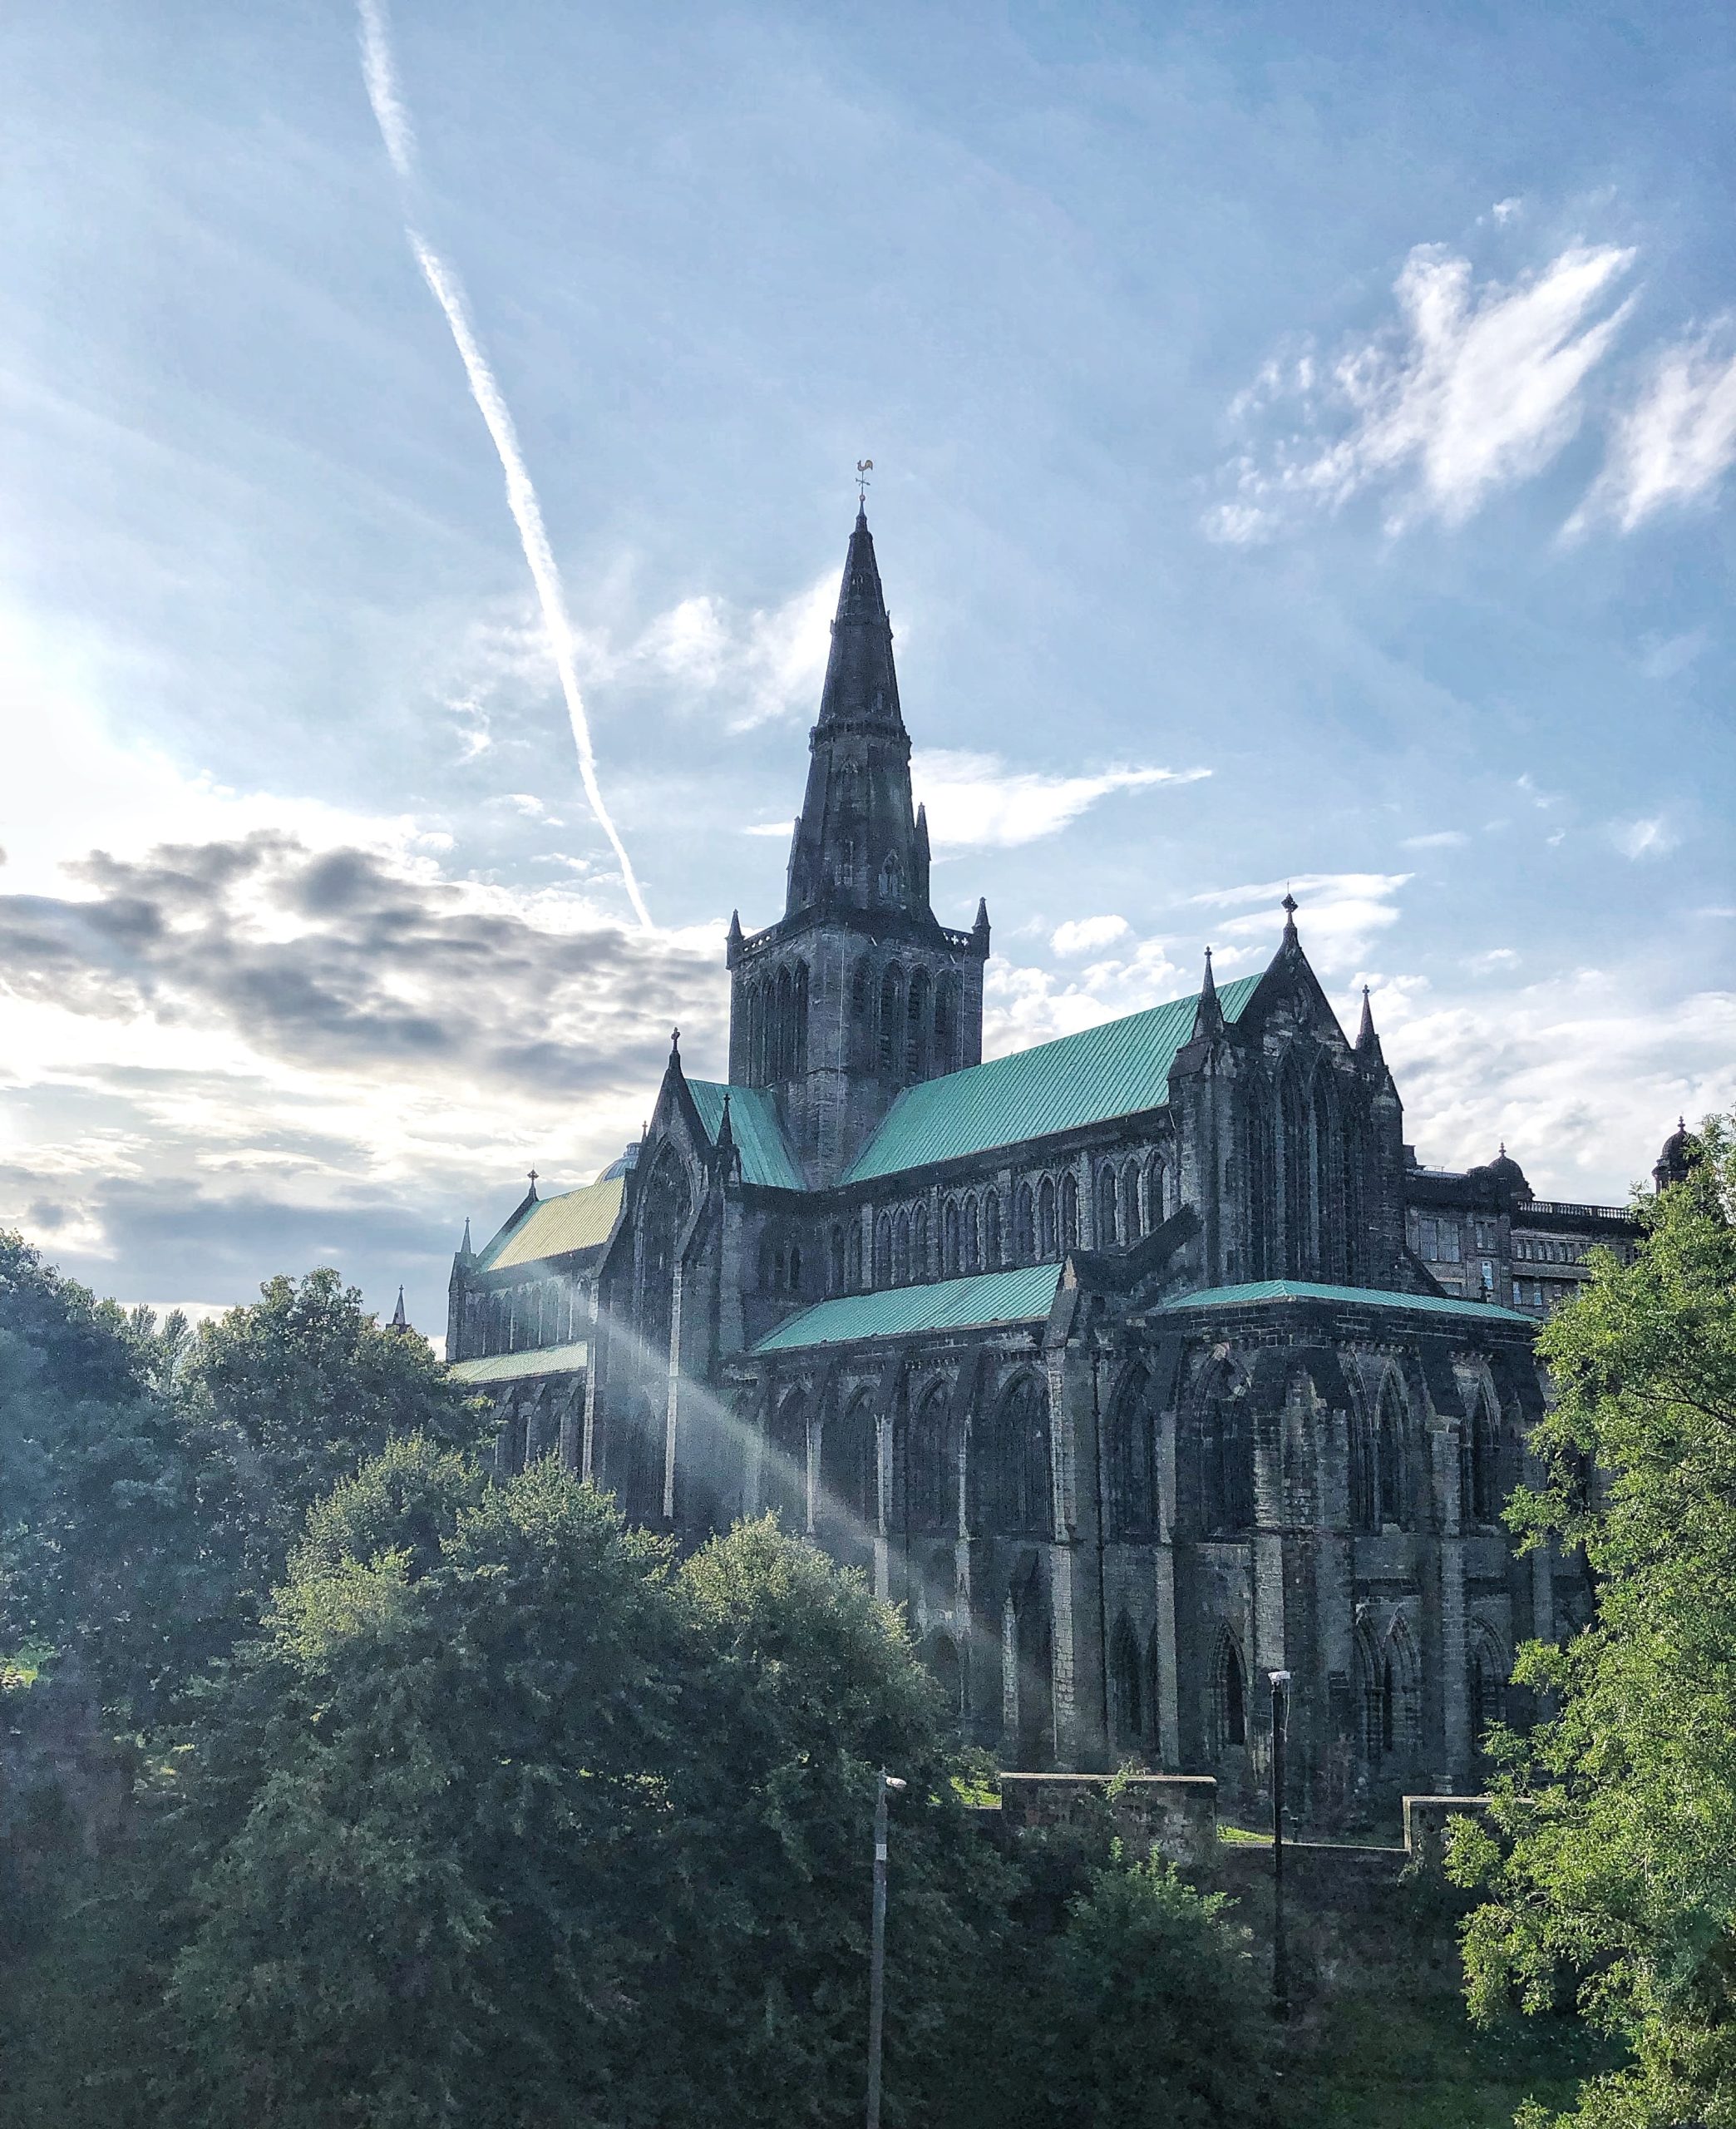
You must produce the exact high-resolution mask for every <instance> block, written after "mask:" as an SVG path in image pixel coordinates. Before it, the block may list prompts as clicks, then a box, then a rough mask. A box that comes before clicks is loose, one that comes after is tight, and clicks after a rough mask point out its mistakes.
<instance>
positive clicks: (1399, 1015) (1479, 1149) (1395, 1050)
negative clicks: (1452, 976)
mask: <svg viewBox="0 0 1736 2129" xmlns="http://www.w3.org/2000/svg"><path fill="white" fill-rule="evenodd" d="M1654 974H1655V972H1654V971H1647V970H1645V969H1641V968H1621V969H1610V970H1598V969H1583V970H1579V971H1574V972H1572V973H1571V974H1569V975H1566V976H1559V977H1556V978H1552V979H1551V980H1549V981H1545V982H1541V983H1536V984H1529V985H1516V986H1515V987H1513V988H1512V989H1511V990H1506V991H1504V992H1496V991H1492V990H1489V989H1487V988H1486V987H1484V986H1483V985H1479V986H1478V987H1477V990H1476V991H1475V992H1474V993H1472V995H1469V996H1467V997H1464V998H1460V999H1450V1000H1449V999H1443V998H1438V997H1437V996H1435V995H1433V992H1432V991H1430V990H1428V987H1427V986H1420V987H1419V986H1414V985H1408V984H1406V983H1404V982H1403V981H1399V982H1398V983H1391V984H1386V985H1383V984H1382V983H1381V982H1380V981H1379V979H1378V978H1377V979H1376V995H1375V1001H1374V1003H1375V1015H1376V1019H1377V1021H1378V1025H1379V1028H1380V1033H1381V1040H1382V1044H1383V1048H1384V1050H1385V1052H1386V1055H1387V1060H1388V1063H1389V1064H1391V1065H1392V1068H1393V1075H1394V1077H1395V1078H1396V1079H1397V1080H1398V1090H1399V1092H1400V1094H1402V1095H1403V1099H1404V1109H1405V1136H1406V1138H1407V1139H1410V1140H1411V1141H1412V1142H1413V1144H1415V1146H1416V1148H1417V1150H1418V1154H1419V1155H1420V1157H1421V1158H1423V1161H1424V1162H1425V1163H1428V1164H1430V1165H1432V1166H1451V1167H1460V1166H1463V1165H1465V1164H1466V1163H1469V1162H1471V1161H1479V1160H1485V1161H1486V1160H1487V1159H1489V1158H1490V1157H1491V1156H1492V1154H1493V1153H1494V1151H1495V1148H1496V1147H1497V1145H1498V1144H1500V1142H1501V1141H1502V1139H1505V1140H1506V1141H1507V1150H1508V1152H1509V1153H1512V1154H1513V1155H1514V1157H1515V1158H1517V1160H1518V1161H1519V1163H1520V1164H1521V1166H1522V1167H1523V1168H1524V1169H1525V1171H1526V1176H1527V1178H1528V1179H1529V1180H1530V1182H1531V1186H1532V1188H1534V1189H1535V1190H1536V1191H1537V1193H1539V1195H1540V1196H1542V1197H1545V1198H1576V1197H1581V1196H1584V1197H1590V1198H1592V1199H1594V1200H1595V1201H1598V1202H1602V1203H1615V1202H1618V1201H1619V1200H1620V1199H1621V1198H1625V1195H1626V1190H1627V1186H1628V1183H1630V1181H1633V1180H1635V1179H1637V1178H1640V1177H1642V1176H1644V1175H1645V1174H1646V1173H1648V1172H1649V1171H1650V1167H1651V1163H1652V1162H1653V1160H1654V1159H1655V1158H1656V1154H1657V1149H1658V1148H1659V1146H1660V1144H1662V1143H1663V1140H1664V1136H1665V1134H1667V1133H1668V1132H1669V1129H1671V1128H1672V1127H1673V1125H1674V1122H1675V1119H1676V1115H1677V1113H1678V1112H1681V1113H1683V1114H1686V1115H1689V1116H1703V1115H1704V1114H1707V1112H1708V1111H1709V1110H1712V1109H1729V1108H1730V1107H1731V1106H1732V1105H1733V1104H1736V995H1733V994H1732V993H1731V992H1729V991H1728V990H1724V991H1716V990H1714V991H1700V992H1697V993H1692V994H1690V995H1688V996H1686V997H1684V998H1681V999H1679V1000H1672V999H1670V998H1669V997H1667V996H1662V995H1658V994H1657V993H1656V992H1655V990H1654V989H1653V986H1652V976H1653V975H1654Z"/></svg>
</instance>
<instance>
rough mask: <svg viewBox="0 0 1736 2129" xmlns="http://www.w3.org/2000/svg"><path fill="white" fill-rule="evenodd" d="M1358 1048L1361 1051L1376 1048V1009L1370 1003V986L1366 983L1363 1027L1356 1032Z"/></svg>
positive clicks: (1364, 986) (1364, 987)
mask: <svg viewBox="0 0 1736 2129" xmlns="http://www.w3.org/2000/svg"><path fill="white" fill-rule="evenodd" d="M1356 1046H1357V1048H1358V1049H1359V1050H1372V1049H1373V1048H1374V1007H1373V1005H1370V1004H1369V986H1368V985H1367V984H1366V983H1365V984H1364V985H1363V1009H1362V1025H1361V1026H1360V1027H1359V1029H1358V1030H1356Z"/></svg>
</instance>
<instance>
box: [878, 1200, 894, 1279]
mask: <svg viewBox="0 0 1736 2129" xmlns="http://www.w3.org/2000/svg"><path fill="white" fill-rule="evenodd" d="M891 1283H892V1216H891V1214H890V1213H881V1214H880V1216H879V1218H877V1219H876V1220H875V1223H874V1284H875V1290H876V1292H885V1289H886V1288H887V1287H890V1285H891Z"/></svg>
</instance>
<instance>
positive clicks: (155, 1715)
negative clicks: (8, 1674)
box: [0, 1234, 479, 1732]
mask: <svg viewBox="0 0 1736 2129" xmlns="http://www.w3.org/2000/svg"><path fill="white" fill-rule="evenodd" d="M478 1424H479V1423H478V1420H477V1419H476V1415H475V1414H474V1413H473V1412H472V1411H471V1409H470V1408H469V1407H468V1405H466V1402H465V1400H464V1398H463V1396H462V1395H461V1392H460V1391H458V1390H457V1389H456V1387H455V1386H453V1385H452V1384H451V1381H449V1380H448V1379H447V1377H446V1375H445V1373H444V1371H442V1369H441V1366H440V1364H439V1362H438V1361H436V1360H435V1358H434V1356H433V1355H432V1352H431V1351H430V1350H429V1348H428V1346H427V1344H426V1342H425V1341H423V1340H422V1339H420V1338H415V1337H405V1336H402V1335H400V1334H398V1333H396V1332H394V1331H390V1330H388V1329H382V1327H381V1326H379V1325H378V1324H377V1322H376V1321H374V1319H373V1318H372V1316H368V1315H367V1314H366V1313H365V1312H364V1311H363V1310H362V1297H361V1296H360V1294H359V1293H358V1292H357V1291H356V1290H355V1289H354V1288H353V1287H348V1288H346V1287H343V1285H342V1284H341V1283H340V1282H339V1281H338V1277H337V1274H336V1273H335V1272H330V1271H316V1272H310V1273H309V1274H308V1276H307V1277H305V1278H303V1279H302V1280H301V1281H299V1282H296V1281H293V1280H290V1279H288V1278H276V1279H273V1280H272V1281H270V1282H269V1284H268V1285H267V1286H266V1287H264V1288H263V1289H262V1291H261V1299H260V1300H259V1302H255V1303H254V1304H252V1305H251V1306H250V1307H244V1308H236V1309H232V1310H230V1311H229V1312H228V1313H227V1314H226V1315H225V1316H222V1317H221V1318H219V1320H217V1321H214V1322H211V1323H208V1324H206V1325H205V1326H203V1327H202V1328H201V1330H200V1331H198V1332H197V1333H196V1334H195V1333H190V1331H189V1330H188V1327H187V1325H186V1321H185V1318H184V1317H182V1316H180V1314H179V1313H178V1312H172V1313H171V1314H170V1316H169V1317H168V1319H167V1320H166V1321H165V1322H164V1323H162V1324H161V1325H160V1326H159V1325H158V1324H157V1323H156V1321H155V1318H154V1317H153V1316H151V1314H150V1311H148V1310H135V1311H132V1313H131V1315H130V1316H129V1315H127V1314H126V1313H124V1312H123V1311H121V1310H120V1309H119V1308H117V1307H116V1306H115V1304H114V1303H113V1302H98V1301H96V1300H95V1299H94V1298H93V1297H92V1296H91V1294H90V1293H89V1292H86V1289H85V1288H84V1287H81V1286H78V1285H76V1283H75V1282H72V1281H71V1280H68V1279H63V1278H62V1277H60V1276H59V1275H58V1274H57V1273H56V1272H53V1271H52V1270H51V1269H49V1268H48V1267H46V1266H45V1265H44V1264H43V1263H42V1260H41V1257H39V1255H38V1254H37V1252H36V1251H35V1250H33V1249H32V1248H31V1247H29V1246H28V1245H27V1244H26V1243H25V1242H22V1240H21V1239H20V1237H17V1235H7V1234H0V1653H3V1652H5V1651H6V1649H7V1648H8V1647H19V1646H22V1645H24V1644H31V1645H34V1646H37V1647H42V1648H45V1649H47V1650H48V1651H50V1652H54V1653H57V1655H58V1656H59V1657H61V1658H62V1661H63V1662H64V1661H67V1660H71V1661H72V1662H76V1664H77V1666H78V1667H80V1669H81V1671H82V1672H84V1673H85V1674H86V1675H87V1676H88V1677H89V1678H90V1680H91V1683H92V1685H93V1687H94V1688H95V1690H96V1692H97V1694H98V1696H99V1697H100V1699H101V1702H102V1704H103V1706H104V1707H106V1709H107V1710H108V1711H109V1713H110V1717H111V1721H113V1722H114V1723H115V1725H116V1727H118V1728H120V1729H122V1730H125V1731H137V1732H148V1731H152V1730H154V1729H155V1728H156V1727H158V1726H160V1725H161V1724H162V1723H164V1722H165V1721H170V1720H172V1719H175V1717H176V1716H177V1715H178V1714H180V1713H182V1712H184V1707H183V1696H184V1694H185V1689H186V1687H187V1686H188V1684H189V1682H190V1681H191V1680H193V1679H194V1678H195V1677H198V1676H199V1675H200V1673H201V1672H203V1671H204V1670H205V1668H206V1667H208V1666H209V1665H210V1662H212V1661H214V1660H215V1659H217V1658H219V1657H222V1656H223V1655H224V1654H225V1653H226V1652H227V1651H228V1650H229V1648H230V1647H232V1646H233V1644H234V1641H235V1639H236V1638H237V1636H238V1635H241V1634H245V1633H249V1632H251V1631H252V1629H253V1628H254V1626H255V1625H256V1624H257V1622H258V1619H259V1612H260V1608H261V1607H262V1605H263V1604H264V1601H265V1599H266V1598H267V1596H268V1594H269V1591H270V1588H271V1587H272V1585H273V1583H275V1582H276V1581H278V1580H279V1578H280V1577H281V1576H282V1574H283V1573H284V1563H285V1560H286V1558H287V1557H288V1554H289V1547H290V1545H291V1544H292V1543H293V1540H294V1539H295V1537H296V1536H297V1534H298V1533H299V1531H300V1530H301V1529H302V1526H303V1524H304V1522H305V1520H306V1518H307V1515H308V1511H309V1509H311V1508H312V1507H313V1505H314V1504H315V1503H316V1502H317V1501H318V1500H319V1499H321V1498H322V1497H323V1495H325V1494H328V1493H329V1492H330V1490H331V1489H332V1487H333V1485H334V1484H336V1483H337V1481H338V1479H340V1478H343V1477H346V1476H348V1475H349V1474H352V1473H353V1472H354V1471H355V1470H356V1469H357V1468H358V1465H360V1464H361V1463H362V1460H364V1459H365V1458H366V1457H367V1456H370V1455H375V1454H377V1452H378V1451H379V1450H381V1449H382V1448H383V1447H384V1446H385V1445H386V1443H387V1441H388V1440H392V1439H393V1438H394V1437H395V1436H399V1435H407V1434H408V1433H410V1432H412V1431H416V1430H420V1431H422V1432H423V1433H425V1434H428V1435H432V1436H433V1437H435V1438H436V1439H437V1440H442V1441H446V1442H449V1443H453V1444H458V1445H470V1444H472V1443H474V1441H475V1440H476V1433H477V1427H478Z"/></svg>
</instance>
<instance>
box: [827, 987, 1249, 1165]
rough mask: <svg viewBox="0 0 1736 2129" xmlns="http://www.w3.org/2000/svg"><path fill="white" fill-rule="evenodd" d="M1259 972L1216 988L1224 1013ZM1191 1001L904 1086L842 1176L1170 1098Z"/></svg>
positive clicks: (954, 1154) (939, 1157) (973, 1148)
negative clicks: (1173, 1068)
mask: <svg viewBox="0 0 1736 2129" xmlns="http://www.w3.org/2000/svg"><path fill="white" fill-rule="evenodd" d="M1259 981H1260V978H1259V977H1258V976H1238V977H1237V978H1236V979H1235V982H1233V983H1226V984H1225V985H1222V986H1221V988H1220V990H1219V991H1218V1003H1219V1004H1220V1005H1221V1006H1222V1008H1223V1011H1224V1018H1225V1019H1226V1020H1236V1019H1238V1018H1239V1017H1240V1014H1241V1010H1242V1008H1243V1007H1244V1006H1245V1005H1246V1004H1247V1002H1248V1000H1249V999H1250V998H1251V997H1252V996H1253V995H1254V990H1255V985H1257V984H1258V983H1259ZM1199 1002H1200V1001H1199V999H1198V996H1197V995H1195V996H1193V997H1189V998H1172V999H1171V1000H1170V1002H1169V1003H1168V1004H1167V1005H1153V1006H1152V1007H1150V1008H1149V1009H1148V1010H1147V1011H1145V1012H1143V1013H1131V1014H1129V1015H1127V1018H1126V1019H1125V1020H1110V1021H1107V1022H1106V1023H1105V1025H1103V1026H1102V1027H1097V1028H1087V1029H1086V1030H1084V1031H1083V1033H1082V1034H1079V1035H1063V1036H1062V1037H1061V1039H1060V1040H1058V1041H1057V1042H1043V1043H1039V1044H1038V1045H1037V1047H1036V1048H1035V1049H1034V1050H1015V1051H1014V1052H1013V1055H1011V1056H1010V1057H993V1058H990V1059H989V1061H988V1063H987V1064H970V1065H967V1066H966V1067H965V1069H964V1070H963V1071H962V1072H949V1073H948V1074H946V1075H945V1076H944V1078H943V1079H930V1080H927V1081H925V1083H924V1084H922V1085H921V1086H920V1087H906V1088H905V1090H904V1092H903V1093H902V1094H900V1096H899V1097H898V1099H897V1100H896V1101H895V1102H894V1103H893V1104H892V1106H891V1108H890V1109H889V1110H888V1111H887V1113H886V1119H885V1122H884V1123H883V1124H881V1125H880V1129H879V1130H878V1131H876V1132H875V1134H874V1136H873V1137H872V1138H871V1139H870V1140H869V1141H868V1143H867V1144H866V1146H865V1147H864V1148H862V1150H861V1153H859V1154H858V1155H857V1156H856V1165H855V1166H854V1167H853V1168H851V1171H850V1173H849V1174H848V1175H847V1176H846V1177H845V1178H844V1180H845V1181H846V1183H862V1182H866V1181H868V1180H870V1178H873V1177H875V1176H881V1175H896V1174H899V1173H900V1172H901V1171H902V1170H904V1169H905V1168H921V1167H923V1166H924V1165H925V1164H926V1163H928V1162H930V1161H949V1160H957V1159H959V1158H962V1157H963V1156H964V1155H965V1154H969V1153H986V1152H988V1151H989V1148H991V1147H994V1146H1011V1145H1016V1144H1018V1142H1019V1141H1020V1140H1021V1139H1043V1138H1047V1137H1048V1135H1049V1134H1050V1133H1052V1132H1055V1131H1073V1130H1077V1129H1078V1128H1079V1127H1080V1126H1081V1125H1082V1124H1100V1123H1102V1122H1103V1121H1104V1120H1105V1119H1107V1118H1109V1117H1113V1116H1132V1115H1134V1114H1137V1112H1138V1111H1139V1110H1141V1109H1161V1107H1162V1105H1163V1104H1164V1103H1165V1102H1166V1101H1167V1100H1168V1099H1169V1068H1170V1064H1171V1060H1173V1058H1174V1057H1175V1055H1176V1051H1177V1050H1179V1049H1180V1048H1181V1045H1182V1044H1183V1043H1185V1042H1186V1040H1187V1039H1188V1037H1189V1036H1190V1035H1191V1034H1192V1033H1193V1025H1194V1015H1195V1013H1196V1010H1198V1006H1199Z"/></svg>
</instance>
